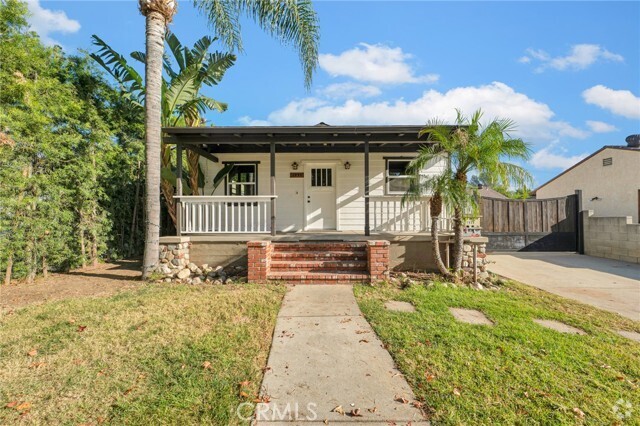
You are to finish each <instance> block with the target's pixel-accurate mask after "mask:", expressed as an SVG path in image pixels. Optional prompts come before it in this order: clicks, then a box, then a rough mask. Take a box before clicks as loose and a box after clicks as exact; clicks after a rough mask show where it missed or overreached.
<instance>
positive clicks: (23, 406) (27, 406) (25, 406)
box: [16, 402, 31, 411]
mask: <svg viewBox="0 0 640 426" xmlns="http://www.w3.org/2000/svg"><path fill="white" fill-rule="evenodd" d="M30 408H31V403H30V402H23V403H22V404H20V405H18V406H17V407H16V410H18V411H26V410H28V409H30Z"/></svg>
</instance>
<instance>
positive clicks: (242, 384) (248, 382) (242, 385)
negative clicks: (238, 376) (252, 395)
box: [238, 380, 251, 388]
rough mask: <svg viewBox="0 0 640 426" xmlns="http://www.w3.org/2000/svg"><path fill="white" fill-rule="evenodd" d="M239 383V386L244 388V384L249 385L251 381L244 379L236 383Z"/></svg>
mask: <svg viewBox="0 0 640 426" xmlns="http://www.w3.org/2000/svg"><path fill="white" fill-rule="evenodd" d="M238 384H239V385H240V387H241V388H244V387H246V386H249V385H250V384H251V382H250V381H249V380H244V381H242V382H240V383H238Z"/></svg>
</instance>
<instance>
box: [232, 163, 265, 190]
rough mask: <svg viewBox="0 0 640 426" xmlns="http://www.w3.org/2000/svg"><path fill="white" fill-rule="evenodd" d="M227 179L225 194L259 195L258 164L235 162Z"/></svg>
mask: <svg viewBox="0 0 640 426" xmlns="http://www.w3.org/2000/svg"><path fill="white" fill-rule="evenodd" d="M225 181H226V185H225V195H239V196H252V195H258V165H257V164H255V163H253V164H250V163H247V164H243V163H235V164H233V167H232V168H231V170H230V171H229V174H228V175H227V177H226V179H225Z"/></svg>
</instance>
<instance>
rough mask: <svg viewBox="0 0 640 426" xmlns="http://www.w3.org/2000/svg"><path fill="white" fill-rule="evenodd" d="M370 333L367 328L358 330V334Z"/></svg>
mask: <svg viewBox="0 0 640 426" xmlns="http://www.w3.org/2000/svg"><path fill="white" fill-rule="evenodd" d="M365 333H368V331H367V330H356V334H365Z"/></svg>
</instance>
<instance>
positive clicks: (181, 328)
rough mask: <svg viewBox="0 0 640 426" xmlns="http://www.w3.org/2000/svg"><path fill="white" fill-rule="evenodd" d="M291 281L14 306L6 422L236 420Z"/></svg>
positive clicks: (4, 379)
mask: <svg viewBox="0 0 640 426" xmlns="http://www.w3.org/2000/svg"><path fill="white" fill-rule="evenodd" d="M284 291H285V289H284V287H279V286H255V285H241V286H235V285H233V286H224V287H222V286H217V287H209V286H207V287H204V286H186V285H164V284H163V285H144V286H143V285H141V288H140V289H136V290H131V291H124V292H122V293H120V294H118V295H115V296H112V297H108V298H89V299H72V300H66V301H61V302H50V303H46V304H43V305H39V306H31V307H26V308H24V309H21V310H18V311H16V312H15V313H13V314H11V315H6V316H4V318H2V320H1V322H0V384H1V385H0V404H1V405H0V424H9V423H14V422H17V421H20V420H22V421H23V422H25V423H31V424H34V423H35V424H84V423H86V424H100V423H113V424H233V423H236V420H237V418H236V416H235V409H236V407H237V405H238V404H239V403H240V402H242V401H244V400H247V399H249V400H251V399H253V398H254V395H256V393H257V391H258V389H259V385H260V382H261V380H262V375H263V369H264V367H265V365H266V360H267V356H268V352H269V347H270V344H271V337H272V332H273V327H274V324H275V319H276V315H277V312H278V309H279V307H280V302H281V300H282V296H283V294H284ZM241 382H245V383H243V385H242V387H241V385H240V383H241ZM247 382H248V383H247ZM241 392H242V396H241Z"/></svg>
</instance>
